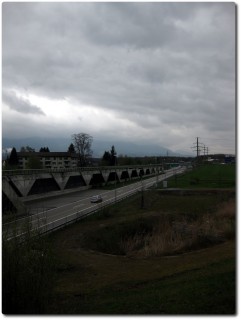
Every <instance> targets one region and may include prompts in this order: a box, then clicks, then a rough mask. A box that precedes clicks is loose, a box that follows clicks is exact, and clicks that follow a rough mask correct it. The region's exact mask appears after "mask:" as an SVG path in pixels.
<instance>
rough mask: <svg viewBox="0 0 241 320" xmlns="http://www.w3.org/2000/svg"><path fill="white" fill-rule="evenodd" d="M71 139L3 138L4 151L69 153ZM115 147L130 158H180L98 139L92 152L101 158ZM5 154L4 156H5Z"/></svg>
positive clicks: (149, 146) (157, 148) (151, 148)
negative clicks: (41, 149) (30, 149)
mask: <svg viewBox="0 0 241 320" xmlns="http://www.w3.org/2000/svg"><path fill="white" fill-rule="evenodd" d="M71 142H72V141H71V139H68V138H39V137H32V138H25V139H23V138H21V139H9V138H2V149H3V150H4V149H8V148H12V147H15V148H16V150H17V151H19V150H20V148H21V147H25V146H30V147H32V148H34V149H35V151H39V149H40V148H41V147H48V148H49V150H50V151H67V150H68V147H69V145H70V143H71ZM112 145H114V146H115V150H116V152H117V154H118V155H120V154H122V155H127V156H130V157H142V156H165V155H167V153H168V155H169V156H180V155H181V154H180V153H175V152H173V151H171V150H168V149H166V148H164V147H161V146H158V145H155V144H143V145H141V144H137V143H131V142H124V141H115V142H114V141H102V140H98V139H94V140H93V144H92V150H93V156H94V157H96V158H101V157H102V156H103V154H104V152H105V151H109V150H110V149H111V146H112ZM4 153H6V152H3V156H4Z"/></svg>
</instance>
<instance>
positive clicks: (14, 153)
mask: <svg viewBox="0 0 241 320" xmlns="http://www.w3.org/2000/svg"><path fill="white" fill-rule="evenodd" d="M8 164H9V165H10V166H17V165H18V155H17V151H16V149H15V148H14V147H13V148H12V151H11V153H10V156H9V159H8Z"/></svg>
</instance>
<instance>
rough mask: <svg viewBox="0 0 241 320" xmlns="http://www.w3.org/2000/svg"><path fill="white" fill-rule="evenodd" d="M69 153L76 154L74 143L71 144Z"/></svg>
mask: <svg viewBox="0 0 241 320" xmlns="http://www.w3.org/2000/svg"><path fill="white" fill-rule="evenodd" d="M68 152H69V153H75V148H74V145H73V143H71V144H70V145H69V148H68Z"/></svg>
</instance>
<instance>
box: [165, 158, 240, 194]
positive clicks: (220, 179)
mask: <svg viewBox="0 0 241 320" xmlns="http://www.w3.org/2000/svg"><path fill="white" fill-rule="evenodd" d="M235 182H236V166H235V165H234V164H232V165H223V164H210V165H201V166H198V167H196V168H194V169H193V170H190V171H188V172H186V173H184V174H182V175H176V176H173V177H171V178H169V179H168V187H169V188H234V187H235ZM159 187H162V183H160V184H159Z"/></svg>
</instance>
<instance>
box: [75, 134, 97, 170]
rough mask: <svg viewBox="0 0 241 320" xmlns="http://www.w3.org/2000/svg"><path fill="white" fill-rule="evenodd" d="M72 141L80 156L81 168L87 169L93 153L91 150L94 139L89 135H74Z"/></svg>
mask: <svg viewBox="0 0 241 320" xmlns="http://www.w3.org/2000/svg"><path fill="white" fill-rule="evenodd" d="M72 140H73V143H74V147H75V151H76V152H77V153H78V155H79V164H80V166H81V167H85V166H86V165H87V164H88V162H89V160H90V158H91V156H92V153H93V152H92V150H91V145H92V141H93V137H92V136H90V135H89V134H87V133H76V134H73V135H72Z"/></svg>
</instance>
